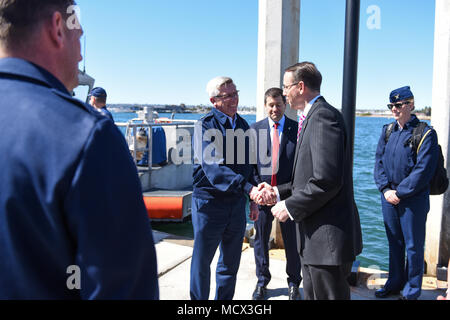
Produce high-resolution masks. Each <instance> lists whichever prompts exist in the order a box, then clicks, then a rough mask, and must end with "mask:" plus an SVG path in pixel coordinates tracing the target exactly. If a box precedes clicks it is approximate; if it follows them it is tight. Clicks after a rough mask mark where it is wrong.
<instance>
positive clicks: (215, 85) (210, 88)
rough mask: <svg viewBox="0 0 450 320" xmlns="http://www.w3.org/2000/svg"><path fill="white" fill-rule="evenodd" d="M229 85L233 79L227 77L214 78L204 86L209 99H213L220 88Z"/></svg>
mask: <svg viewBox="0 0 450 320" xmlns="http://www.w3.org/2000/svg"><path fill="white" fill-rule="evenodd" d="M229 83H233V79H231V78H229V77H216V78H214V79H212V80H211V81H209V82H208V84H207V85H206V92H208V96H209V97H210V98H213V97H215V96H217V95H218V94H219V89H220V87H221V86H223V85H225V84H229Z"/></svg>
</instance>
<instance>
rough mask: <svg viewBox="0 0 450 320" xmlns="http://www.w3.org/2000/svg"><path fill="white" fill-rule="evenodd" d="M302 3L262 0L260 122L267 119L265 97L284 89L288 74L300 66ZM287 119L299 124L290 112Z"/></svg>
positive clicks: (258, 111) (257, 118) (291, 111)
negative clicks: (268, 92) (273, 91)
mask: <svg viewBox="0 0 450 320" xmlns="http://www.w3.org/2000/svg"><path fill="white" fill-rule="evenodd" d="M299 41H300V0H259V26H258V76H257V90H256V91H257V98H256V110H257V111H256V120H257V121H259V120H262V119H263V118H265V117H266V114H265V112H264V93H265V92H266V91H267V90H268V89H270V88H272V87H279V88H280V87H281V86H282V84H283V75H284V70H285V69H286V68H288V67H289V66H291V65H293V64H295V63H297V62H298V59H299ZM286 115H287V116H288V117H290V118H292V119H294V120H297V113H296V111H295V110H291V109H290V108H287V109H286Z"/></svg>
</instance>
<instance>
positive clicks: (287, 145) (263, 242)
mask: <svg viewBox="0 0 450 320" xmlns="http://www.w3.org/2000/svg"><path fill="white" fill-rule="evenodd" d="M264 109H265V111H266V113H267V115H268V117H267V118H265V119H263V120H261V121H259V122H256V123H254V124H252V125H251V128H252V129H254V130H256V133H257V135H256V136H257V146H261V145H263V144H261V143H260V142H259V139H263V141H265V142H267V143H266V145H265V148H264V150H259V152H258V155H260V156H261V155H262V156H264V157H265V156H266V155H270V158H271V159H272V161H270V162H268V163H266V164H264V161H263V160H262V159H261V157H258V161H257V165H255V169H254V180H255V182H256V183H258V185H259V184H261V183H263V182H266V183H268V184H271V185H272V186H276V185H278V184H283V183H286V182H289V181H290V180H291V175H292V166H293V164H294V155H295V147H296V145H297V132H298V123H297V122H296V121H294V120H291V119H289V118H288V117H286V116H285V115H284V113H285V111H286V97H285V96H283V90H281V89H280V88H271V89H269V90H267V91H266V93H265V96H264ZM270 209H271V207H270V206H261V207H259V214H258V217H259V218H258V220H257V221H255V223H254V226H255V230H256V235H255V244H254V254H255V265H256V276H257V278H258V283H257V285H256V288H255V291H254V292H253V297H252V298H253V300H264V299H265V298H266V293H267V289H266V286H267V284H268V283H269V282H270V279H271V274H270V270H269V237H270V232H271V230H272V221H273V219H274V218H273V215H272V212H271V211H270ZM280 227H281V234H282V237H283V243H284V247H285V253H286V273H287V275H288V278H287V282H288V288H289V290H288V296H289V300H299V299H300V291H299V289H298V288H299V286H300V282H301V281H302V277H301V275H300V273H301V264H300V256H299V254H298V250H297V236H296V225H295V222H294V221H292V220H287V221H286V222H282V223H280Z"/></svg>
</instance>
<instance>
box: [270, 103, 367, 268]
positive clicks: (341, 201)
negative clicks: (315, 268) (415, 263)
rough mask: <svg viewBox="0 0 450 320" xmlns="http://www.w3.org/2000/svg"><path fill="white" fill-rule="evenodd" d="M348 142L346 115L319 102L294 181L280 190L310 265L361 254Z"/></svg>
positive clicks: (306, 129)
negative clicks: (344, 117) (294, 222)
mask: <svg viewBox="0 0 450 320" xmlns="http://www.w3.org/2000/svg"><path fill="white" fill-rule="evenodd" d="M348 141H349V139H348V137H347V133H346V129H345V125H344V119H343V117H342V115H341V113H340V112H339V111H338V110H336V109H335V108H333V107H332V106H331V105H329V104H328V103H327V102H326V101H325V99H324V98H323V97H320V98H319V99H317V101H316V102H315V103H314V105H313V106H312V107H311V110H310V111H309V113H308V115H307V117H306V120H305V121H304V123H303V129H302V133H301V134H300V138H299V142H298V144H297V148H296V154H295V160H294V169H293V173H292V180H291V182H289V183H287V184H284V185H280V186H279V187H278V190H279V192H280V197H281V199H286V207H287V209H288V210H289V213H290V214H291V215H292V217H293V218H294V220H295V221H296V222H298V223H299V231H300V241H301V243H300V255H301V257H302V261H303V263H305V264H309V265H341V264H343V263H348V262H352V261H354V260H355V258H356V256H357V255H358V254H360V253H361V251H362V236H361V225H360V220H359V214H358V209H357V207H356V204H355V200H354V195H353V174H352V162H351V161H352V160H351V159H352V157H351V148H350V145H349V142H348Z"/></svg>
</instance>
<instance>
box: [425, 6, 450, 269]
mask: <svg viewBox="0 0 450 320" xmlns="http://www.w3.org/2000/svg"><path fill="white" fill-rule="evenodd" d="M448 17H450V0H436V17H435V33H434V75H433V98H432V114H431V125H432V126H433V127H434V129H435V130H436V132H437V134H438V138H439V144H440V145H441V147H442V153H443V154H444V158H445V165H446V168H447V169H448V168H450V161H449V158H450V153H449V152H450V148H449V137H450V130H449V127H450V20H449V18H448ZM447 171H448V170H447ZM430 199H431V208H430V212H429V214H428V220H427V229H426V242H425V262H426V265H427V274H429V275H436V270H437V267H439V266H447V265H448V259H449V258H450V190H447V192H446V193H445V194H444V195H443V196H431V198H430Z"/></svg>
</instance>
